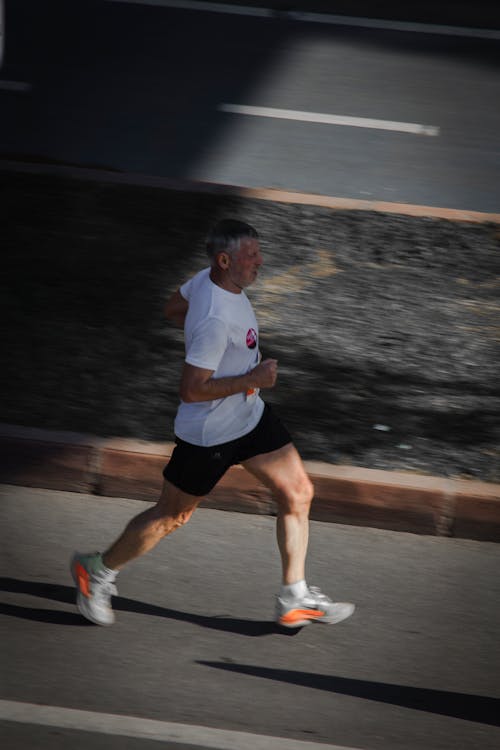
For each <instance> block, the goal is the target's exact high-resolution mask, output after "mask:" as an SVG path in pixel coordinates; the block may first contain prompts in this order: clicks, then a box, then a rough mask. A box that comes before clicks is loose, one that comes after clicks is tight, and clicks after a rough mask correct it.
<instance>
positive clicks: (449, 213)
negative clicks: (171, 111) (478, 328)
mask: <svg viewBox="0 0 500 750" xmlns="http://www.w3.org/2000/svg"><path fill="white" fill-rule="evenodd" d="M0 169H4V170H6V171H13V172H21V173H28V174H49V175H55V176H59V177H72V178H74V179H80V180H95V181H98V182H107V183H112V184H118V185H135V186H140V187H152V188H159V189H164V190H177V191H179V192H192V193H205V194H209V195H228V196H236V197H239V198H249V199H254V200H263V201H273V202H276V203H296V204H298V205H303V206H317V207H318V208H330V209H332V210H334V211H376V212H378V213H387V214H400V215H404V216H415V217H433V218H436V219H447V220H448V221H458V222H472V223H476V224H490V223H492V224H500V214H498V213H488V212H483V211H469V210H468V209H459V208H443V207H441V206H421V205H418V204H413V203H391V202H389V201H379V200H373V201H369V200H362V199H359V198H341V197H337V196H331V195H320V194H318V193H301V192H294V191H293V190H280V189H278V188H264V187H258V188H251V187H243V186H239V185H226V184H224V183H216V182H197V181H194V180H181V179H173V178H170V177H157V176H154V175H143V174H132V173H130V172H111V171H108V170H105V169H102V170H101V169H87V168H85V167H69V166H65V165H59V164H32V163H29V162H17V161H11V160H1V159H0Z"/></svg>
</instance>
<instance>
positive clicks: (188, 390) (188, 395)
mask: <svg viewBox="0 0 500 750" xmlns="http://www.w3.org/2000/svg"><path fill="white" fill-rule="evenodd" d="M213 374H214V370H203V369H202V368H201V367H195V366H194V365H189V364H188V363H187V362H185V363H184V369H183V371H182V377H181V387H180V396H181V399H182V400H183V401H185V402H186V403H193V402H195V401H214V400H215V399H218V398H226V397H227V396H234V394H235V393H246V392H247V391H248V390H250V389H252V388H273V386H274V385H275V383H276V379H277V377H278V360H276V359H265V360H264V361H263V362H261V363H260V364H259V365H257V366H256V367H254V368H253V370H250V372H247V373H246V374H245V375H237V376H234V377H228V378H214V377H212V376H213Z"/></svg>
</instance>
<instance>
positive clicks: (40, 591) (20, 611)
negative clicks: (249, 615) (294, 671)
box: [0, 578, 300, 637]
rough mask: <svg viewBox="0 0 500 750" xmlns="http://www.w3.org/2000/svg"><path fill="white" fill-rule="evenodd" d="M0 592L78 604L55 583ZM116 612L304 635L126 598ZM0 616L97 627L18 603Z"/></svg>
mask: <svg viewBox="0 0 500 750" xmlns="http://www.w3.org/2000/svg"><path fill="white" fill-rule="evenodd" d="M0 590H2V591H7V592H9V593H14V594H28V595H29V596H37V597H40V598H41V599H50V600H52V601H56V602H62V603H63V604H73V605H74V604H75V600H76V592H75V588H74V587H72V586H62V585H60V584H55V583H43V582H41V581H22V580H19V579H17V578H0ZM113 609H114V610H116V611H121V612H134V613H137V614H141V615H150V616H151V615H152V616H154V617H166V618H168V619H170V620H179V621H181V622H190V623H193V624H194V625H199V626H200V627H204V628H210V629H211V630H220V631H222V632H225V633H237V634H238V635H246V636H249V637H259V636H265V635H272V634H276V633H279V634H280V635H288V636H293V635H297V633H298V632H300V628H294V629H289V628H281V627H279V626H278V625H277V624H276V623H274V622H272V621H270V620H243V619H238V618H235V617H225V616H208V615H199V614H195V613H192V612H182V611H180V610H177V609H169V608H167V607H159V606H157V605H155V604H148V603H146V602H141V601H137V600H136V599H126V598H125V597H123V596H116V597H113ZM0 614H4V615H10V616H11V617H20V618H23V619H25V620H35V621H38V622H48V623H52V624H54V625H76V626H80V627H88V626H89V627H93V626H92V623H90V622H89V621H88V620H85V619H84V618H83V617H82V616H81V615H80V614H79V613H78V612H77V611H74V612H67V611H62V610H55V609H43V608H40V607H25V606H20V605H18V604H6V603H4V602H0Z"/></svg>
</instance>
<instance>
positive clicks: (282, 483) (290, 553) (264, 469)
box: [243, 443, 314, 584]
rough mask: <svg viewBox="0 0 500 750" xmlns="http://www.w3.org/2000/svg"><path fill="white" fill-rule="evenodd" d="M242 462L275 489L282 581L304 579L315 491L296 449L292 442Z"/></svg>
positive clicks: (266, 484)
mask: <svg viewBox="0 0 500 750" xmlns="http://www.w3.org/2000/svg"><path fill="white" fill-rule="evenodd" d="M243 466H244V467H245V469H247V471H249V472H250V473H251V474H253V475H254V476H256V477H257V478H258V479H260V481H261V482H262V483H263V484H264V485H265V486H266V487H269V488H270V489H271V490H272V491H273V493H274V496H275V499H276V502H277V504H278V517H277V520H276V536H277V540H278V547H279V551H280V555H281V563H282V573H283V583H284V584H291V583H296V582H297V581H302V580H304V579H305V562H306V555H307V547H308V542H309V509H310V507H311V501H312V498H313V492H314V491H313V487H312V484H311V481H310V479H309V477H308V476H307V474H306V471H305V469H304V465H303V463H302V459H301V458H300V455H299V453H298V451H297V449H296V448H295V446H294V445H293V444H292V443H289V444H288V445H285V446H284V447H283V448H279V449H278V450H276V451H272V452H271V453H263V454H261V455H259V456H255V457H254V458H250V459H249V460H248V461H245V462H244V463H243Z"/></svg>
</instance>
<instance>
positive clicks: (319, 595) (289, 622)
mask: <svg viewBox="0 0 500 750" xmlns="http://www.w3.org/2000/svg"><path fill="white" fill-rule="evenodd" d="M354 609H355V608H354V604H351V603H350V602H332V600H331V599H330V598H329V597H328V596H326V594H323V592H322V591H321V590H320V589H319V588H317V586H309V587H308V593H307V594H306V595H305V596H302V597H297V598H295V599H293V598H292V599H284V598H282V597H280V596H278V597H277V605H276V622H277V623H278V625H282V626H283V627H285V628H301V627H303V626H304V625H308V624H309V623H310V622H321V623H324V624H325V625H335V624H336V623H337V622H341V621H342V620H345V619H346V618H347V617H350V616H351V615H352V613H353V612H354Z"/></svg>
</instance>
